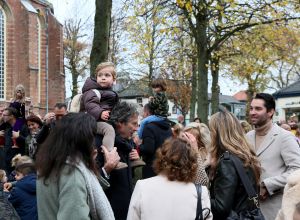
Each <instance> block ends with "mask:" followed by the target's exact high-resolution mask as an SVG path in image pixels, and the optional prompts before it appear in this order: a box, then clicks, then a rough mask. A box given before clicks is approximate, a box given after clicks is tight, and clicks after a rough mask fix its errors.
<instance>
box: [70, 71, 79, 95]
mask: <svg viewBox="0 0 300 220" xmlns="http://www.w3.org/2000/svg"><path fill="white" fill-rule="evenodd" d="M77 82H78V74H77V73H76V72H72V96H71V99H73V97H74V96H75V95H77V94H78V84H77Z"/></svg>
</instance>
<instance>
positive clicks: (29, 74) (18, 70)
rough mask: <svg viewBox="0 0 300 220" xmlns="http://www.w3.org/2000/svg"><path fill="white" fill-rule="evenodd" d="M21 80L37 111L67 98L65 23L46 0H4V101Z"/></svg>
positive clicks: (0, 85)
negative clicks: (64, 51) (64, 59)
mask: <svg viewBox="0 0 300 220" xmlns="http://www.w3.org/2000/svg"><path fill="white" fill-rule="evenodd" d="M18 84H22V85H24V87H25V90H26V97H29V98H30V99H31V101H32V104H33V107H34V111H35V112H37V113H40V114H44V113H45V112H46V111H47V109H48V108H49V109H51V108H52V107H53V106H54V105H55V103H56V102H64V100H65V75H64V71H63V27H62V25H61V24H60V23H59V22H58V20H57V19H56V18H55V16H54V11H53V6H52V5H51V4H50V3H49V2H47V1H46V0H0V101H1V102H7V101H9V100H10V99H11V98H13V96H14V88H15V86H16V85H18Z"/></svg>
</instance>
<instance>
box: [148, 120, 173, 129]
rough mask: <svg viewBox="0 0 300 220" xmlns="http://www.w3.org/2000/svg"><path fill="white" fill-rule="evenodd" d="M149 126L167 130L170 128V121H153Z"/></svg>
mask: <svg viewBox="0 0 300 220" xmlns="http://www.w3.org/2000/svg"><path fill="white" fill-rule="evenodd" d="M149 124H155V125H156V126H158V127H160V128H161V129H163V130H169V129H170V128H171V121H169V120H168V119H164V120H161V121H154V122H151V123H149Z"/></svg>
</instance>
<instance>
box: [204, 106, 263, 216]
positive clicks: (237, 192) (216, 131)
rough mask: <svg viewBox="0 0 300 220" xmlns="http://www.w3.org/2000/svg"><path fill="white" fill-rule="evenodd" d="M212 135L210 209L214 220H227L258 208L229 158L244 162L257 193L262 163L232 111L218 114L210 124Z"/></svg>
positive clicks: (212, 118)
mask: <svg viewBox="0 0 300 220" xmlns="http://www.w3.org/2000/svg"><path fill="white" fill-rule="evenodd" d="M209 128H210V132H211V140H212V143H211V147H212V150H211V157H212V158H211V173H210V174H211V189H210V195H211V209H212V213H213V215H214V217H215V219H218V220H222V219H227V218H228V217H229V216H232V214H233V213H234V212H235V213H241V212H244V211H252V210H254V209H255V208H256V206H255V204H254V202H253V201H251V200H249V198H248V195H247V193H246V190H245V187H244V186H243V184H242V182H241V180H240V178H239V175H238V173H237V171H236V169H235V166H234V164H233V162H232V160H231V159H230V157H235V158H238V159H240V160H241V162H242V163H243V167H244V168H245V171H246V174H247V176H248V178H249V180H250V182H251V184H252V186H253V187H254V189H255V190H256V191H258V188H259V179H260V172H261V170H260V164H259V162H258V159H257V157H256V156H255V153H254V152H253V151H252V149H251V146H250V144H249V143H248V141H247V140H246V137H245V135H244V131H243V129H242V127H241V125H240V123H239V121H238V119H237V118H236V117H235V116H234V115H233V114H232V113H230V112H227V111H225V112H218V113H216V114H214V115H213V116H212V117H211V119H210V122H209Z"/></svg>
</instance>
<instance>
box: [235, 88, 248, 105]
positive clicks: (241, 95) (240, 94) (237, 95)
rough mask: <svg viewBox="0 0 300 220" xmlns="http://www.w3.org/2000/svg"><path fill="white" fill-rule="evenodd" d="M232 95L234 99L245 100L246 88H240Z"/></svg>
mask: <svg viewBox="0 0 300 220" xmlns="http://www.w3.org/2000/svg"><path fill="white" fill-rule="evenodd" d="M233 97H234V98H235V99H236V100H239V101H243V102H245V101H247V99H248V97H247V91H246V90H241V91H239V92H237V93H235V94H234V95H233Z"/></svg>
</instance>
